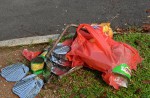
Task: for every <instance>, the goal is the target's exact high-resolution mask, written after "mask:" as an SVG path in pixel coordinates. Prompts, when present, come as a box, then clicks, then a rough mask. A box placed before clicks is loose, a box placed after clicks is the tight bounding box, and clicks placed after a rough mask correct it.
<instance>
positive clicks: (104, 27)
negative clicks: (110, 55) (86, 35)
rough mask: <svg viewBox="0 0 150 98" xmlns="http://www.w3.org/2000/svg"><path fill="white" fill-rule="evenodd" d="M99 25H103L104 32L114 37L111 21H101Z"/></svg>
mask: <svg viewBox="0 0 150 98" xmlns="http://www.w3.org/2000/svg"><path fill="white" fill-rule="evenodd" d="M99 26H101V27H103V32H104V33H106V34H107V35H108V36H110V37H111V38H112V37H113V31H112V29H111V28H110V23H101V24H100V25H99Z"/></svg>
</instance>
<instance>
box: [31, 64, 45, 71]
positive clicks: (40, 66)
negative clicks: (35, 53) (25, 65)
mask: <svg viewBox="0 0 150 98" xmlns="http://www.w3.org/2000/svg"><path fill="white" fill-rule="evenodd" d="M43 68H44V62H43V63H31V69H32V71H38V70H42V69H43Z"/></svg>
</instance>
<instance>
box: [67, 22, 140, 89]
mask: <svg viewBox="0 0 150 98" xmlns="http://www.w3.org/2000/svg"><path fill="white" fill-rule="evenodd" d="M66 57H67V58H68V60H69V61H72V65H71V67H75V66H80V65H84V66H87V67H89V68H91V69H95V70H98V71H101V72H103V74H102V77H103V80H104V81H105V82H107V83H108V84H109V85H111V86H113V87H114V88H115V89H119V84H118V83H117V82H115V78H116V75H115V74H114V73H113V72H112V70H113V68H115V67H116V66H119V65H121V64H123V63H125V64H127V65H128V66H129V68H130V69H131V70H132V69H136V66H137V64H138V63H140V62H141V57H140V56H139V54H138V52H137V50H136V49H134V48H133V47H131V46H129V45H127V44H125V43H121V42H116V41H114V40H113V39H112V36H108V35H107V34H105V33H104V32H103V27H101V26H96V27H92V26H91V25H89V24H81V25H79V26H78V28H77V37H76V38H75V40H74V41H73V42H72V45H71V51H70V52H68V53H67V55H66Z"/></svg>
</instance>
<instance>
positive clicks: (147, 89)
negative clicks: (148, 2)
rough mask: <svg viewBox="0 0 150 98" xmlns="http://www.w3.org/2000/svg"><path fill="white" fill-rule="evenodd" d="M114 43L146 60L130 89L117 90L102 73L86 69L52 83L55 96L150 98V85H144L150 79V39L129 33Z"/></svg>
mask: <svg viewBox="0 0 150 98" xmlns="http://www.w3.org/2000/svg"><path fill="white" fill-rule="evenodd" d="M114 39H115V40H116V41H121V42H125V43H127V44H129V45H131V46H133V47H135V48H136V49H137V50H138V51H139V53H140V55H141V56H142V57H143V58H144V60H143V62H142V63H141V64H139V65H138V68H137V70H136V71H132V78H131V79H132V81H131V82H129V85H128V88H120V89H119V90H115V89H114V88H113V87H111V86H109V85H107V84H106V83H105V82H104V81H103V80H102V78H101V73H100V72H97V71H94V70H90V69H88V68H83V69H80V70H79V71H77V72H75V73H72V74H70V75H69V76H67V77H64V78H62V79H61V80H59V81H57V79H53V80H52V81H51V83H52V84H55V85H57V89H55V93H54V94H55V95H56V96H59V97H61V98H150V84H149V83H147V84H144V83H143V81H145V80H149V79H150V59H149V58H150V35H146V34H141V33H127V34H124V35H115V36H114Z"/></svg>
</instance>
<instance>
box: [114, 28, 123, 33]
mask: <svg viewBox="0 0 150 98" xmlns="http://www.w3.org/2000/svg"><path fill="white" fill-rule="evenodd" d="M116 32H117V33H123V32H124V30H123V29H122V28H117V29H116Z"/></svg>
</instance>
